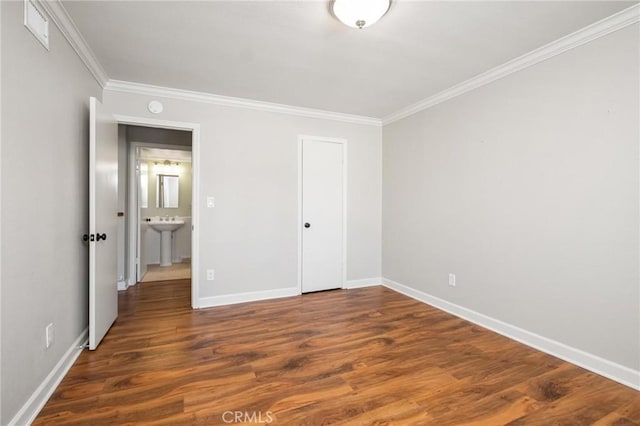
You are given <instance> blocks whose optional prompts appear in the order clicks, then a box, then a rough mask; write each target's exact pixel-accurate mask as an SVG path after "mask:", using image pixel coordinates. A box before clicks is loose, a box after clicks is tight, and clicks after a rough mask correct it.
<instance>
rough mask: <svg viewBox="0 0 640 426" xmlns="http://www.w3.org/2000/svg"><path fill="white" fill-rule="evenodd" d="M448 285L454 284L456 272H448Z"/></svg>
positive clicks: (453, 285) (452, 285)
mask: <svg viewBox="0 0 640 426" xmlns="http://www.w3.org/2000/svg"><path fill="white" fill-rule="evenodd" d="M449 285H450V286H451V287H455V286H456V274H449Z"/></svg>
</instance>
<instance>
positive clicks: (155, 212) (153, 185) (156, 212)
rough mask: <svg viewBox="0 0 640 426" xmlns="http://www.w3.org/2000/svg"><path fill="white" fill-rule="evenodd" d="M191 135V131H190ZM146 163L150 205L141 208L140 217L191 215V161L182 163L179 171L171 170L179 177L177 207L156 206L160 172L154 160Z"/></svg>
mask: <svg viewBox="0 0 640 426" xmlns="http://www.w3.org/2000/svg"><path fill="white" fill-rule="evenodd" d="M188 134H189V135H190V133H188ZM144 164H146V165H147V168H148V170H149V173H148V175H147V176H148V188H149V193H148V200H149V207H148V208H146V209H142V208H141V209H140V217H141V218H143V219H144V218H145V217H150V216H170V217H171V216H191V163H183V162H181V163H180V167H179V169H178V171H177V172H175V173H174V172H171V173H169V174H171V175H173V174H177V175H178V176H179V177H180V179H179V200H178V208H177V209H159V208H156V192H157V186H158V183H157V178H158V173H162V172H158V171H156V170H154V165H155V163H154V162H153V161H147V162H145V163H144Z"/></svg>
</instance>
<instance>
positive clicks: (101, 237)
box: [96, 234, 107, 241]
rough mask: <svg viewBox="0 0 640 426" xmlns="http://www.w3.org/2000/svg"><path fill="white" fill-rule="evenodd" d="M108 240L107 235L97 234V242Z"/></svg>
mask: <svg viewBox="0 0 640 426" xmlns="http://www.w3.org/2000/svg"><path fill="white" fill-rule="evenodd" d="M106 239H107V234H97V235H96V241H100V240H106Z"/></svg>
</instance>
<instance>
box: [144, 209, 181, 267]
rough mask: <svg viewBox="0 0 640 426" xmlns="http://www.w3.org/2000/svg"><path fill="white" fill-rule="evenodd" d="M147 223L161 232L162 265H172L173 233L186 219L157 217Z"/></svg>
mask: <svg viewBox="0 0 640 426" xmlns="http://www.w3.org/2000/svg"><path fill="white" fill-rule="evenodd" d="M147 223H148V224H149V226H150V227H152V228H153V229H155V230H156V231H158V232H160V266H171V238H172V233H173V231H175V230H176V229H178V228H180V227H181V226H182V225H184V220H179V219H178V220H175V219H174V220H158V219H157V218H156V219H154V220H151V221H150V222H147Z"/></svg>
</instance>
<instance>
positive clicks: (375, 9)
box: [333, 0, 391, 29]
mask: <svg viewBox="0 0 640 426" xmlns="http://www.w3.org/2000/svg"><path fill="white" fill-rule="evenodd" d="M389 6H391V0H333V14H334V15H335V16H336V18H338V19H339V20H340V21H342V23H344V24H345V25H348V26H350V27H352V28H360V29H362V28H364V27H369V26H371V25H373V24H375V23H376V22H378V20H379V19H380V18H382V17H383V16H384V14H385V13H387V10H389Z"/></svg>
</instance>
